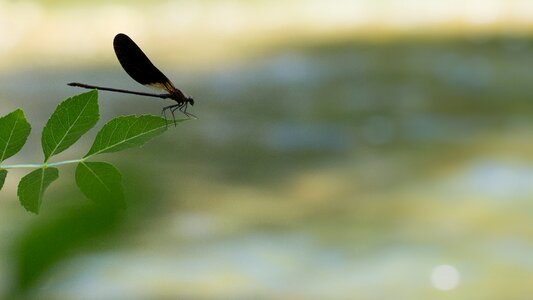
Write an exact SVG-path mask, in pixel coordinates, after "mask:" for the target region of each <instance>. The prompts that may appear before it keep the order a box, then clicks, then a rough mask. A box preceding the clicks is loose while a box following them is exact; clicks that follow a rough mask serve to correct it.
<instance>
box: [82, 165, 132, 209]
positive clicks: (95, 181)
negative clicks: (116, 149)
mask: <svg viewBox="0 0 533 300" xmlns="http://www.w3.org/2000/svg"><path fill="white" fill-rule="evenodd" d="M76 183H77V184H78V187H79V188H80V190H81V191H82V192H83V194H84V195H85V196H86V197H87V198H89V199H91V200H92V201H94V202H95V203H97V204H100V205H104V206H108V207H114V208H123V207H125V203H124V188H123V186H122V175H121V174H120V172H119V171H118V170H117V169H116V168H115V167H114V166H113V165H111V164H108V163H105V162H81V163H79V164H78V167H77V168H76Z"/></svg>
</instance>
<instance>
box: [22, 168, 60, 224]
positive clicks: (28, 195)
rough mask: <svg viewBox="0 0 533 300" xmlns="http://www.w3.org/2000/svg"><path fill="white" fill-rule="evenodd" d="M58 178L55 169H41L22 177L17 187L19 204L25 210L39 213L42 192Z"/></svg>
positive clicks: (57, 172)
mask: <svg viewBox="0 0 533 300" xmlns="http://www.w3.org/2000/svg"><path fill="white" fill-rule="evenodd" d="M57 178H59V171H58V170H57V169H56V168H41V169H37V170H35V171H33V172H31V173H30V174H28V175H26V176H24V177H22V179H21V180H20V183H19V187H18V193H17V194H18V196H19V200H20V203H21V204H22V206H24V208H26V210H28V211H30V212H33V213H36V214H38V213H39V209H40V208H41V202H42V199H43V194H44V191H45V190H46V189H47V188H48V186H49V185H50V184H51V183H52V182H54V181H55V180H56V179H57Z"/></svg>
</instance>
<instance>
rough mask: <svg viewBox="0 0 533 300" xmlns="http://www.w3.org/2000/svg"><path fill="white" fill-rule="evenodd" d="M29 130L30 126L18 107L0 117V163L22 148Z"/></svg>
mask: <svg viewBox="0 0 533 300" xmlns="http://www.w3.org/2000/svg"><path fill="white" fill-rule="evenodd" d="M30 131H31V126H30V124H29V123H28V122H27V121H26V118H25V117H24V112H23V111H22V110H20V109H18V110H16V111H14V112H12V113H10V114H8V115H7V116H5V117H3V118H0V163H1V162H3V161H4V160H5V159H7V158H9V157H11V156H13V155H15V154H17V152H19V151H20V149H22V146H24V144H25V143H26V140H27V139H28V136H29V135H30Z"/></svg>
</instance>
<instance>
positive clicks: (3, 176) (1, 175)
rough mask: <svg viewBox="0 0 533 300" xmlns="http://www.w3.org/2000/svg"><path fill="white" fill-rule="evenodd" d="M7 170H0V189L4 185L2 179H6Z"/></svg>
mask: <svg viewBox="0 0 533 300" xmlns="http://www.w3.org/2000/svg"><path fill="white" fill-rule="evenodd" d="M6 176H7V170H0V190H2V187H4V181H5V180H6Z"/></svg>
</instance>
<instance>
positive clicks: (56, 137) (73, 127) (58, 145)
mask: <svg viewBox="0 0 533 300" xmlns="http://www.w3.org/2000/svg"><path fill="white" fill-rule="evenodd" d="M99 118H100V114H99V111H98V92H97V91H96V90H94V91H90V92H87V93H83V94H79V95H76V96H73V97H71V98H68V99H67V100H65V101H63V102H62V103H61V104H59V106H58V107H57V108H56V110H55V112H54V113H53V114H52V116H51V117H50V119H49V120H48V122H47V123H46V126H45V127H44V129H43V135H42V139H41V144H42V146H43V152H44V161H45V162H46V161H48V159H49V158H50V157H51V156H53V155H56V154H58V153H61V152H63V151H64V150H66V149H67V148H68V147H70V146H72V145H73V144H74V143H75V142H76V141H78V139H79V138H80V137H81V136H82V135H84V134H85V133H86V132H87V131H89V129H91V128H93V126H94V125H95V124H96V122H98V119H99Z"/></svg>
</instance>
